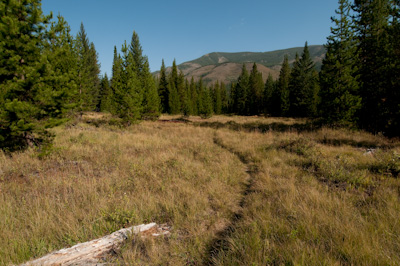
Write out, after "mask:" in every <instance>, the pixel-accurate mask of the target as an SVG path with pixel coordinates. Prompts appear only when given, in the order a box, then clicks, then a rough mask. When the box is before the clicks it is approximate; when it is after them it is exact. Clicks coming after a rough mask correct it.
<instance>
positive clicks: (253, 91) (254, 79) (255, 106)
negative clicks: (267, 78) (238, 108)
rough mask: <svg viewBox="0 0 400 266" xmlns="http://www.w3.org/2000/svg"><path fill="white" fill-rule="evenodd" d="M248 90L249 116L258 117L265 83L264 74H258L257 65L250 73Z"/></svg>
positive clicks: (254, 65)
mask: <svg viewBox="0 0 400 266" xmlns="http://www.w3.org/2000/svg"><path fill="white" fill-rule="evenodd" d="M248 90H249V93H248V110H249V114H250V115H257V114H259V113H260V112H261V106H262V98H263V91H264V81H263V78H262V74H261V73H260V72H258V69H257V64H256V63H254V64H253V68H252V70H251V72H250V76H249V85H248Z"/></svg>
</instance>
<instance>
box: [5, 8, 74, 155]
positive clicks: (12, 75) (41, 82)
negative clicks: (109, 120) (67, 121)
mask: <svg viewBox="0 0 400 266" xmlns="http://www.w3.org/2000/svg"><path fill="white" fill-rule="evenodd" d="M1 5H2V8H1V9H0V39H1V40H3V41H0V51H1V53H0V148H1V149H5V150H8V151H13V150H16V149H22V148H25V147H27V146H28V145H30V144H36V145H38V144H41V143H43V142H46V141H49V140H50V138H49V137H50V135H51V134H50V133H49V132H48V131H47V130H46V129H47V128H49V127H53V126H55V125H57V124H58V123H60V122H62V121H63V115H64V114H65V111H66V110H67V109H68V105H69V103H70V102H69V97H70V90H73V89H74V83H73V81H71V76H72V75H73V68H72V66H71V65H69V63H71V62H69V61H68V59H65V58H56V57H55V56H52V55H51V53H50V50H52V51H54V52H55V53H56V54H57V55H60V56H61V55H70V54H71V53H72V51H71V50H70V43H69V41H70V40H68V32H69V31H68V29H67V25H66V24H65V21H63V19H61V18H60V19H59V22H58V23H57V25H53V27H52V28H50V30H49V31H47V32H46V28H47V27H48V25H49V20H50V19H51V15H50V16H44V15H43V14H42V10H41V8H40V1H39V0H25V1H6V2H3V3H2V4H1ZM6 39H7V41H4V40H6ZM53 42H54V43H53ZM56 59H57V60H56ZM58 59H59V60H60V61H58ZM64 59H65V61H63V60H64ZM72 60H73V58H72ZM62 61H63V62H62ZM61 62H62V63H61ZM63 63H66V65H65V66H64V65H63ZM62 65H63V66H62ZM57 66H62V67H63V68H64V69H65V70H66V73H61V71H62V70H59V71H60V74H61V76H58V74H59V73H58V72H57V71H58V70H57Z"/></svg>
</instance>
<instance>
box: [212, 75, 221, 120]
mask: <svg viewBox="0 0 400 266" xmlns="http://www.w3.org/2000/svg"><path fill="white" fill-rule="evenodd" d="M221 94H222V93H221V88H220V84H219V82H216V83H215V85H214V86H213V89H212V97H213V102H214V104H213V105H214V113H215V114H217V115H220V114H221V112H222V95H221Z"/></svg>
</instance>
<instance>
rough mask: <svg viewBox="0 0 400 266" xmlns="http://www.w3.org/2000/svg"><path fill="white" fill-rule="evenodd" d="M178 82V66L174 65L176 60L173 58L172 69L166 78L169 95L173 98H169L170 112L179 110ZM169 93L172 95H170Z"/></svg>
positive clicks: (178, 111)
mask: <svg viewBox="0 0 400 266" xmlns="http://www.w3.org/2000/svg"><path fill="white" fill-rule="evenodd" d="M179 83H180V82H179V77H178V68H177V66H176V61H175V60H174V62H173V63H172V71H171V73H170V75H169V78H168V85H169V97H170V98H173V99H169V111H170V113H171V114H179V113H180V112H181V101H180V95H179V92H178V86H179V85H180V84H179ZM171 93H173V94H174V95H171Z"/></svg>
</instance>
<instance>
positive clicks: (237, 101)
mask: <svg viewBox="0 0 400 266" xmlns="http://www.w3.org/2000/svg"><path fill="white" fill-rule="evenodd" d="M234 93H235V95H234V103H233V104H234V110H235V112H236V113H237V114H240V115H247V114H249V110H248V109H249V105H248V96H249V73H248V72H247V69H246V65H245V64H243V66H242V73H241V74H240V76H239V78H238V81H237V83H236V86H235V91H234Z"/></svg>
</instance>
